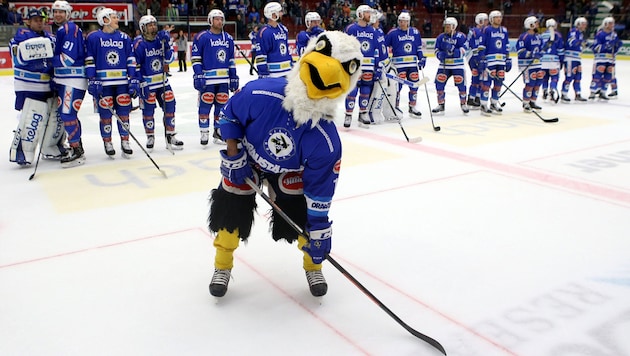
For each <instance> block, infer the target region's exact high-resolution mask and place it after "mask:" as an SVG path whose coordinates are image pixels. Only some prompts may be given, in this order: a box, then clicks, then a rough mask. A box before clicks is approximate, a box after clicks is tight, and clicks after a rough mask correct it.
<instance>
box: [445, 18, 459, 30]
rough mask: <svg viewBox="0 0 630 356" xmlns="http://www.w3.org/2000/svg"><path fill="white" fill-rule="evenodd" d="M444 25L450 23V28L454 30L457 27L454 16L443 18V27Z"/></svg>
mask: <svg viewBox="0 0 630 356" xmlns="http://www.w3.org/2000/svg"><path fill="white" fill-rule="evenodd" d="M446 25H451V29H452V30H455V29H456V28H457V19H456V18H454V17H447V18H445V19H444V27H446Z"/></svg>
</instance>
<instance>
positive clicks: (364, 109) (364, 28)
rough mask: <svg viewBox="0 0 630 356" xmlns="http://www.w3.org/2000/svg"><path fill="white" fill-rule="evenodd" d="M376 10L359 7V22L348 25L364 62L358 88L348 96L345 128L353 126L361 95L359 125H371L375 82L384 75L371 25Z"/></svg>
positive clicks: (374, 32) (357, 14)
mask: <svg viewBox="0 0 630 356" xmlns="http://www.w3.org/2000/svg"><path fill="white" fill-rule="evenodd" d="M373 13H374V10H372V8H371V7H369V6H368V5H360V6H359V7H357V10H356V16H357V22H355V23H353V24H350V25H348V27H346V29H345V32H346V33H347V34H349V35H350V36H354V37H356V38H357V40H359V42H360V43H361V51H362V52H363V62H362V63H361V70H362V73H363V74H362V76H361V80H359V83H358V84H357V87H356V88H354V89H353V90H352V91H350V92H349V93H348V96H346V117H345V118H344V120H343V126H344V127H350V125H351V124H352V112H353V111H354V106H355V102H356V98H357V93H358V94H359V124H362V125H369V124H370V123H371V120H370V117H369V115H368V104H369V102H370V97H371V95H372V88H373V87H374V82H375V81H376V80H379V79H380V78H381V75H382V70H383V68H382V67H380V66H379V63H377V61H378V59H379V58H380V51H379V49H380V47H379V44H378V42H377V34H376V31H375V30H374V27H372V26H371V25H370V18H371V17H372V14H373Z"/></svg>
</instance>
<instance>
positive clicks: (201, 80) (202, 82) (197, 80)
mask: <svg viewBox="0 0 630 356" xmlns="http://www.w3.org/2000/svg"><path fill="white" fill-rule="evenodd" d="M193 85H194V87H195V89H196V90H198V91H205V90H206V77H205V76H204V75H203V74H195V75H194V76H193Z"/></svg>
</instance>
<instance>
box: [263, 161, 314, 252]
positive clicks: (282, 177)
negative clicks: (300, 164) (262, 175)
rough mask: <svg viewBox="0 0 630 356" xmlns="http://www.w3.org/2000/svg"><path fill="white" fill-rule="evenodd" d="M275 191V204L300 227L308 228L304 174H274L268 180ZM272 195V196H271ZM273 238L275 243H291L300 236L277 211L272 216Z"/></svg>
mask: <svg viewBox="0 0 630 356" xmlns="http://www.w3.org/2000/svg"><path fill="white" fill-rule="evenodd" d="M268 182H269V186H270V189H271V190H272V191H273V195H272V196H273V197H274V202H275V203H276V204H277V205H278V207H280V209H282V211H283V212H284V213H285V214H286V215H288V216H289V218H291V220H293V222H295V223H296V224H297V225H298V226H299V227H301V228H302V229H304V227H305V226H306V198H305V197H304V191H303V187H304V183H303V182H302V172H286V173H281V174H274V175H272V176H270V177H269V178H268ZM270 195H271V194H270ZM270 224H271V236H272V237H273V239H274V240H275V241H278V240H280V239H285V240H287V241H288V242H289V243H292V242H293V241H295V240H296V239H297V238H298V236H299V234H298V233H297V232H296V231H295V230H294V229H293V228H292V227H291V225H289V223H287V222H286V221H285V220H284V218H282V216H280V214H278V213H277V212H276V211H275V210H274V211H273V212H272V215H271V222H270Z"/></svg>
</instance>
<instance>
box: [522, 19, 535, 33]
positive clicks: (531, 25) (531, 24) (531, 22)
mask: <svg viewBox="0 0 630 356" xmlns="http://www.w3.org/2000/svg"><path fill="white" fill-rule="evenodd" d="M537 23H538V19H537V18H536V16H530V17H528V18H526V19H525V21H523V26H525V29H526V30H533V29H535V28H536V27H538V26H536V24H537Z"/></svg>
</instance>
